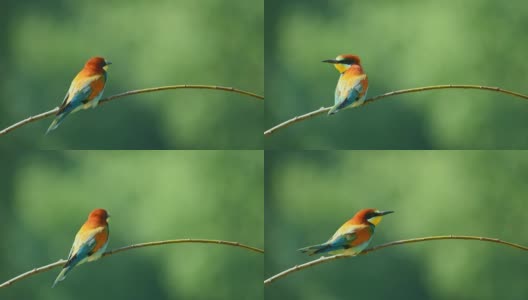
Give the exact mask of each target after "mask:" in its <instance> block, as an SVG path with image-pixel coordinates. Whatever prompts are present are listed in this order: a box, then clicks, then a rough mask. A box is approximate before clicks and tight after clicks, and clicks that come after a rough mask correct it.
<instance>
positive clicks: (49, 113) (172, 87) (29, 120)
mask: <svg viewBox="0 0 528 300" xmlns="http://www.w3.org/2000/svg"><path fill="white" fill-rule="evenodd" d="M177 89H202V90H203V89H205V90H220V91H226V92H233V93H238V94H242V95H246V96H250V97H253V98H257V99H260V100H264V96H261V95H257V94H254V93H251V92H247V91H243V90H239V89H235V88H232V87H225V86H216V85H192V84H182V85H169V86H161V87H154V88H146V89H141V90H133V91H128V92H124V93H121V94H117V95H113V96H110V97H106V98H104V99H101V100H100V101H99V105H101V104H105V103H106V102H109V101H112V100H114V99H117V98H121V97H126V96H131V95H136V94H143V93H152V92H158V91H165V90H177ZM58 111H59V108H58V107H55V108H54V109H52V110H50V111H47V112H43V113H41V114H38V115H34V116H31V117H28V118H26V119H24V120H22V121H19V122H17V123H15V124H13V125H11V126H9V127H6V128H5V129H3V130H1V131H0V136H2V135H5V134H7V133H9V132H10V131H12V130H15V129H17V128H19V127H22V126H24V125H26V124H29V123H32V122H35V121H38V120H41V119H44V118H46V117H49V116H52V115H55V114H56V113H57V112H58Z"/></svg>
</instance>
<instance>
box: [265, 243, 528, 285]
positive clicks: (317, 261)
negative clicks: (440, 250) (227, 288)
mask: <svg viewBox="0 0 528 300" xmlns="http://www.w3.org/2000/svg"><path fill="white" fill-rule="evenodd" d="M436 240H473V241H481V242H491V243H496V244H502V245H506V246H509V247H513V248H517V249H521V250H524V251H528V247H526V246H522V245H519V244H514V243H510V242H505V241H501V240H499V239H494V238H487V237H479V236H465V235H442V236H428V237H423V238H414V239H408V240H400V241H394V242H390V243H386V244H383V245H379V246H375V247H371V248H368V249H366V250H364V251H363V252H361V253H360V255H363V254H367V253H370V252H374V251H377V250H380V249H383V248H387V247H391V246H396V245H402V244H410V243H417V242H426V241H436ZM347 257H353V256H350V255H343V254H338V255H332V256H326V257H325V256H322V257H320V258H318V259H315V260H312V261H309V262H307V263H305V264H302V265H297V266H294V267H292V268H289V269H287V270H284V271H282V272H280V273H278V274H276V275H273V276H271V277H270V278H268V279H266V280H264V285H268V284H270V283H272V282H273V281H275V280H277V279H280V278H282V277H284V276H286V275H289V274H291V273H294V272H297V271H300V270H303V269H306V268H309V267H312V266H315V265H318V264H322V263H324V262H329V261H332V260H337V259H341V258H347Z"/></svg>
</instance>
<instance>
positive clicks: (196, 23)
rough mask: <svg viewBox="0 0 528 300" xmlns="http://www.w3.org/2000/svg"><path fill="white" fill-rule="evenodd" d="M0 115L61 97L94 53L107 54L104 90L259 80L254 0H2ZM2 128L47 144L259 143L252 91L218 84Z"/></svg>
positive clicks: (7, 120) (259, 4) (9, 119)
mask: <svg viewBox="0 0 528 300" xmlns="http://www.w3.org/2000/svg"><path fill="white" fill-rule="evenodd" d="M7 3H8V4H7V10H4V9H2V11H3V12H2V13H0V14H2V21H0V22H1V23H4V25H5V26H1V28H0V40H3V42H2V43H0V66H1V67H2V70H3V71H2V72H1V74H0V86H1V91H0V97H1V99H2V101H0V123H1V127H2V128H4V127H7V126H8V125H11V124H13V123H15V122H16V121H19V120H22V119H23V118H26V117H28V116H30V115H35V114H37V113H41V112H44V111H47V110H49V109H51V108H53V107H55V106H58V105H59V104H60V103H61V102H62V99H63V97H64V94H65V93H66V91H67V89H68V86H69V84H70V81H71V80H72V79H73V76H75V74H76V73H77V72H78V71H79V70H80V69H81V68H82V66H83V64H84V62H85V61H86V60H87V59H88V58H89V57H91V56H95V55H102V56H105V57H106V58H108V59H109V60H111V61H112V62H113V65H112V66H111V67H110V70H109V80H108V84H107V87H106V89H105V96H109V95H113V94H117V93H120V92H124V91H128V90H134V89H140V88H147V87H155V86H164V85H173V84H206V85H221V86H229V87H235V88H239V89H243V90H247V91H252V92H255V93H258V94H263V91H264V59H263V58H264V39H263V24H264V23H263V22H264V4H263V1H244V0H233V1H220V0H200V1H194V0H184V1H171V0H162V1H155V2H151V1H127V0H110V1H107V0H95V1H81V2H79V1H61V0H50V1H44V2H43V1H37V0H29V1H13V0H11V1H7ZM51 120H52V119H51V118H49V119H46V120H41V121H38V122H36V123H33V124H30V125H27V126H26V127H24V128H21V129H18V130H16V131H14V132H12V133H10V134H9V135H8V136H6V137H3V138H2V143H5V144H7V143H15V144H18V145H21V146H25V147H30V148H40V149H41V148H46V149H131V148H132V149H145V148H147V149H166V148H169V149H259V148H262V145H263V139H262V131H263V126H262V125H263V122H264V105H263V103H262V101H261V100H256V99H254V98H250V97H247V96H242V95H238V94H234V93H226V92H222V91H211V90H177V91H166V92H158V93H153V94H143V95H136V96H130V97H127V98H123V99H120V100H118V101H117V102H114V103H110V104H108V105H104V106H101V107H99V108H97V109H96V110H89V111H83V112H81V113H77V114H75V115H72V116H70V117H68V119H67V120H66V121H65V122H64V123H63V124H62V125H61V127H60V128H59V129H58V130H57V132H53V134H51V135H50V136H46V137H45V136H44V132H45V130H46V128H47V127H48V126H49V124H50V123H51Z"/></svg>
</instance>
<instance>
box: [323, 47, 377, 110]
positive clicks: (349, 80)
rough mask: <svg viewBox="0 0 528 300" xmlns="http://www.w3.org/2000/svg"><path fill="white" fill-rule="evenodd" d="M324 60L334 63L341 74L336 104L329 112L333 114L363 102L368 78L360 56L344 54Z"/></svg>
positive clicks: (336, 92)
mask: <svg viewBox="0 0 528 300" xmlns="http://www.w3.org/2000/svg"><path fill="white" fill-rule="evenodd" d="M323 62H325V63H331V64H334V67H335V68H336V69H337V71H339V73H340V74H341V76H339V81H338V82H337V87H336V90H335V99H334V106H333V107H332V109H330V111H329V112H328V114H329V115H333V114H335V113H337V112H338V111H339V110H341V109H345V108H348V107H350V108H352V107H356V106H359V105H361V104H363V102H364V101H365V97H366V96H367V90H368V78H367V74H365V73H364V72H363V67H362V66H361V61H360V59H359V56H357V55H352V54H344V55H339V56H338V57H336V58H335V59H327V60H323Z"/></svg>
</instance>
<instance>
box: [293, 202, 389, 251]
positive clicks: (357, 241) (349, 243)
mask: <svg viewBox="0 0 528 300" xmlns="http://www.w3.org/2000/svg"><path fill="white" fill-rule="evenodd" d="M390 213H393V211H390V210H387V211H379V210H377V209H373V208H367V209H362V210H360V211H359V212H357V213H356V215H355V216H354V217H353V218H352V219H350V220H348V221H347V222H346V223H345V224H343V225H342V226H341V227H340V228H339V229H338V230H337V231H336V233H334V235H333V236H332V237H331V238H330V239H329V240H328V241H327V242H326V243H324V244H320V245H315V246H309V247H306V248H302V249H299V251H301V252H303V253H308V255H314V254H320V253H329V254H331V255H335V254H345V255H351V256H353V255H357V254H359V253H360V252H361V251H363V250H365V249H366V248H367V247H368V245H369V243H370V241H371V240H372V236H373V235H374V229H375V228H376V225H378V223H379V222H380V221H381V218H382V217H383V216H384V215H387V214H390Z"/></svg>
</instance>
